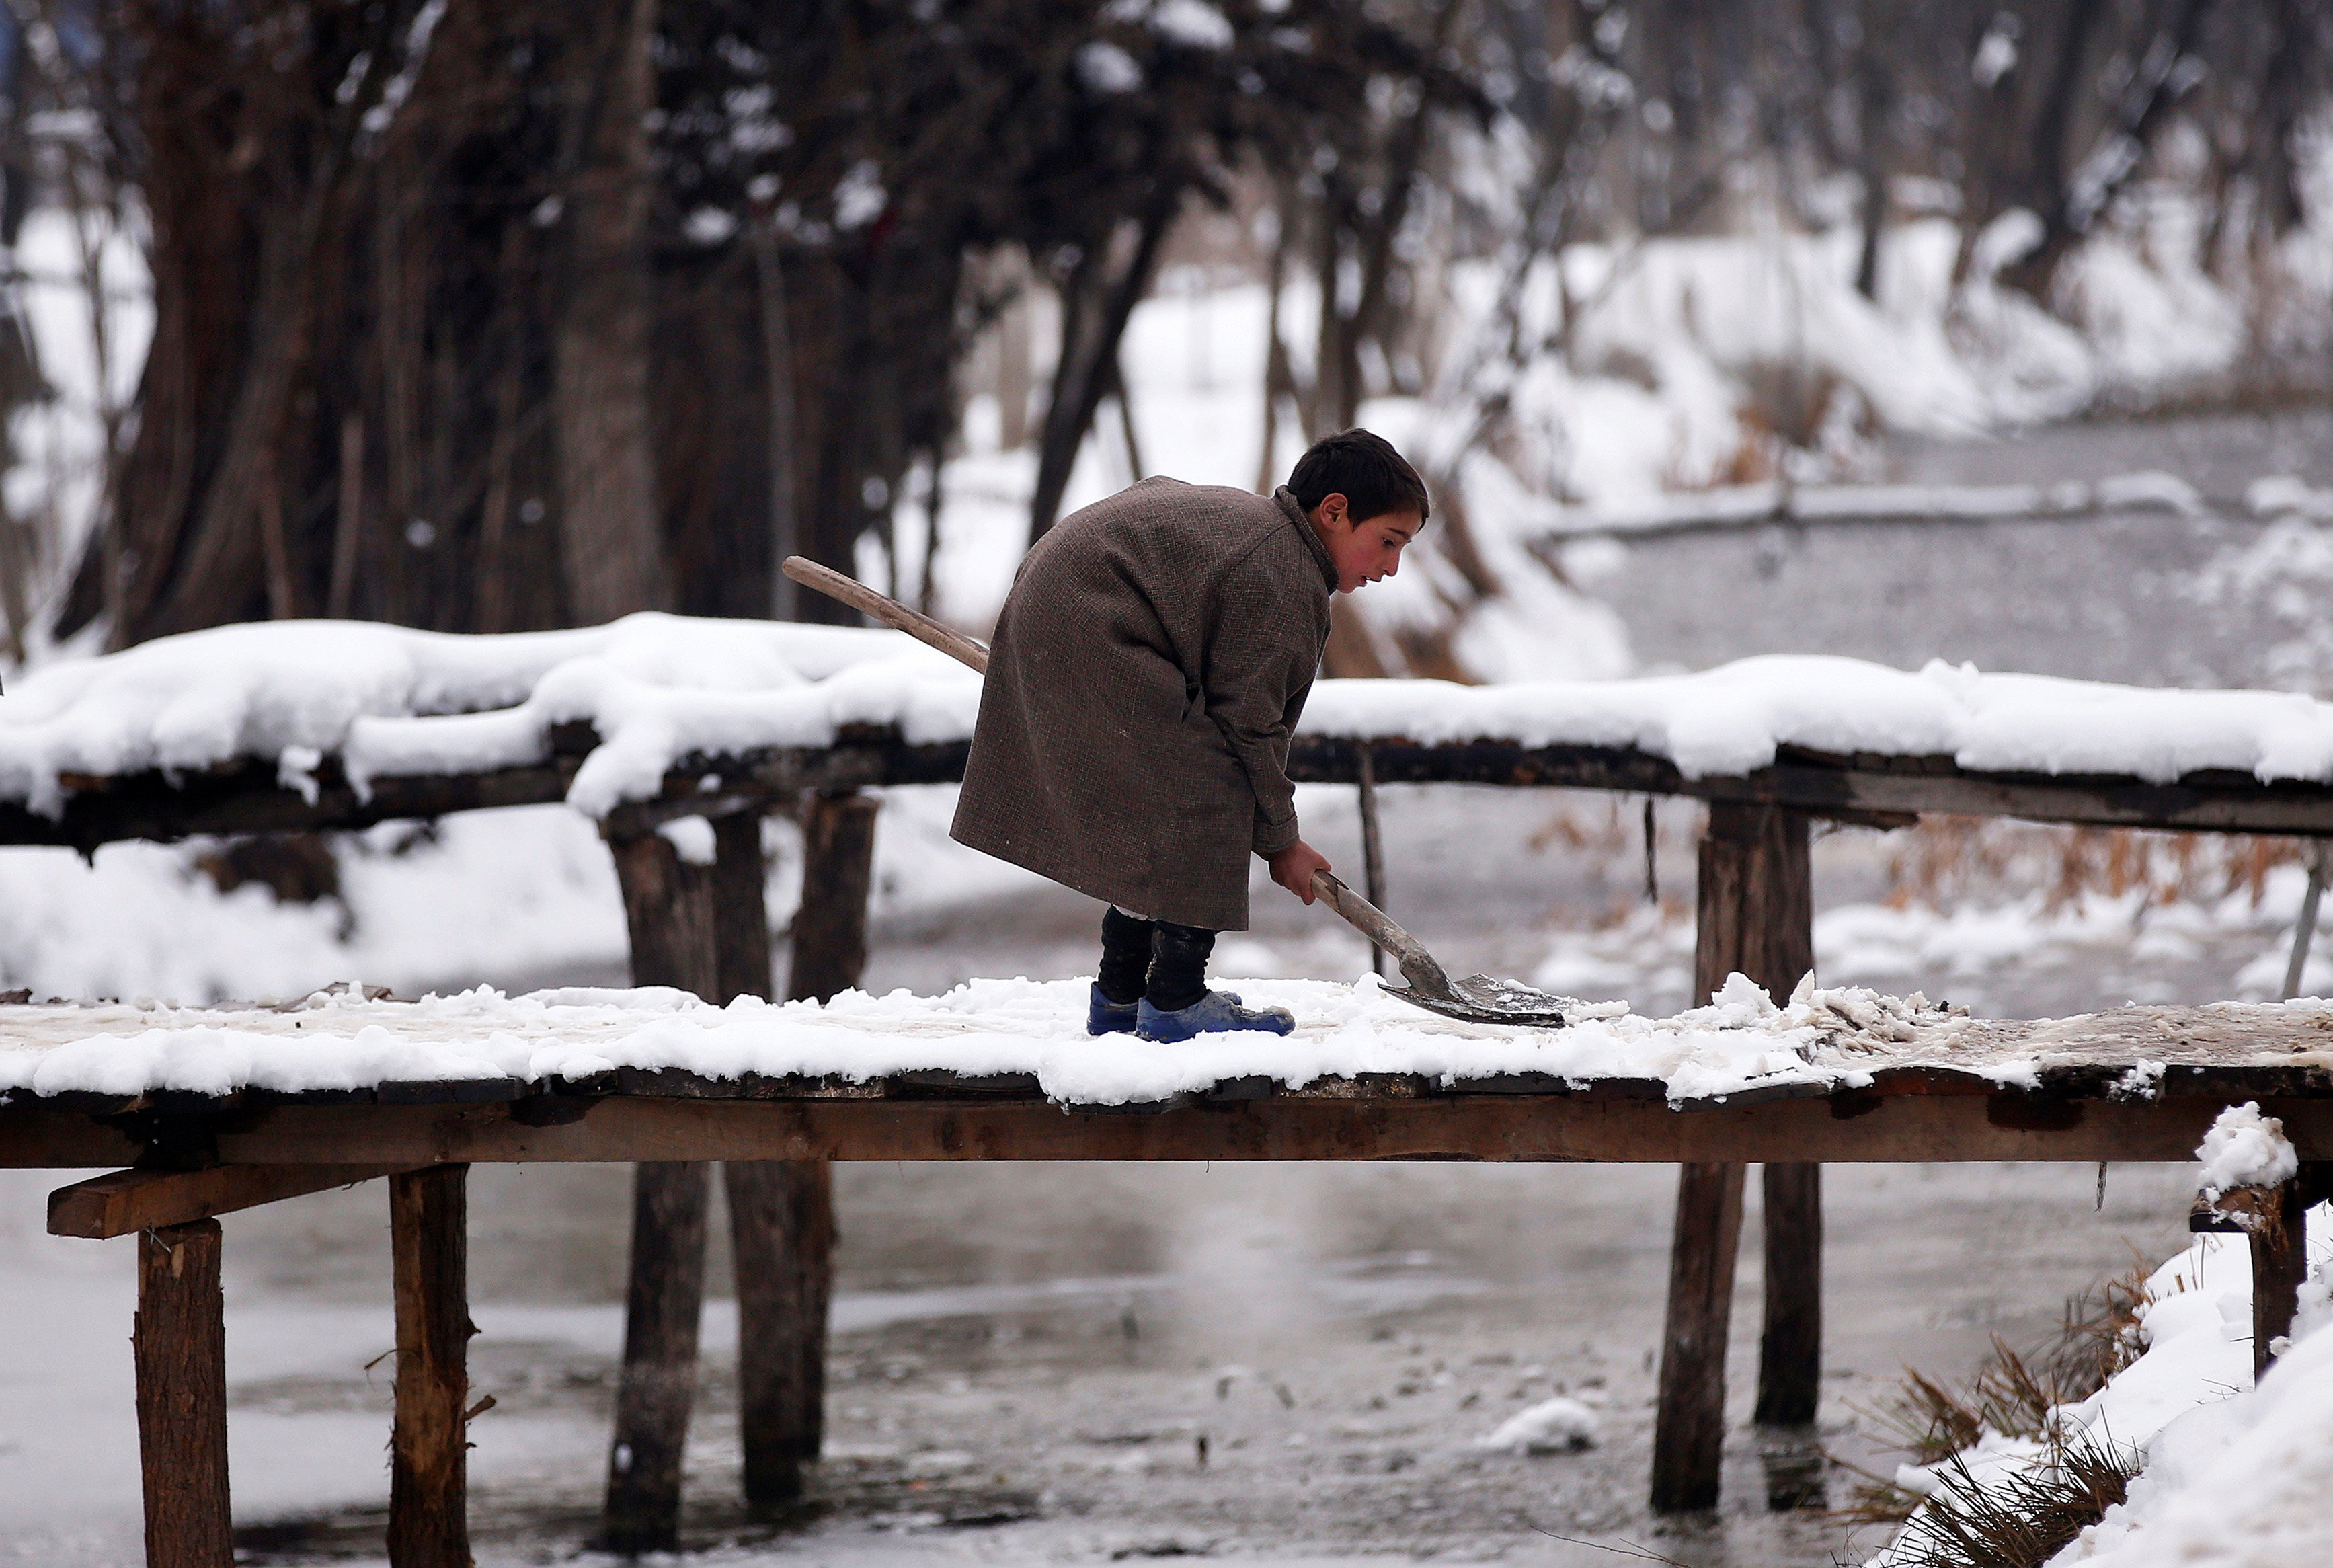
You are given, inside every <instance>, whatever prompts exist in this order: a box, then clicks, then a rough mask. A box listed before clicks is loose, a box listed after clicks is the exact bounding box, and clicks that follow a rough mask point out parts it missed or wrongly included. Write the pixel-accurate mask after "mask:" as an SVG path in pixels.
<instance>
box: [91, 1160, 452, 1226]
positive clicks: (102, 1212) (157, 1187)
mask: <svg viewBox="0 0 2333 1568" xmlns="http://www.w3.org/2000/svg"><path fill="white" fill-rule="evenodd" d="M404 1169H410V1167H408V1166H402V1165H217V1166H213V1167H211V1168H210V1169H206V1170H116V1171H111V1172H109V1173H108V1174H106V1175H104V1176H93V1177H91V1178H89V1179H88V1180H87V1181H76V1182H74V1183H73V1184H72V1186H71V1187H61V1188H57V1189H56V1190H55V1191H54V1192H53V1193H51V1194H49V1234H50V1235H51V1236H88V1237H91V1238H92V1239H96V1240H102V1239H104V1238H106V1237H109V1236H130V1235H133V1234H135V1233H136V1232H139V1231H141V1230H158V1229H162V1228H165V1227H169V1226H176V1225H190V1224H192V1223H193V1222H195V1221H196V1220H198V1219H212V1218H215V1217H217V1216H219V1215H222V1214H233V1213H235V1211H236V1210H238V1209H245V1208H255V1207H258V1206H259V1205H261V1204H263V1203H275V1202H278V1201H280V1200H282V1199H283V1198H301V1197H304V1196H305V1195H307V1194H308V1193H312V1192H324V1191H327V1190H329V1189H331V1188H335V1187H353V1186H355V1185H356V1184H357V1183H358V1182H360V1181H370V1180H372V1179H373V1178H375V1177H380V1176H389V1175H393V1174H394V1173H396V1172H397V1171H399V1170H404Z"/></svg>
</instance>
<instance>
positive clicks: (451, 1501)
mask: <svg viewBox="0 0 2333 1568" xmlns="http://www.w3.org/2000/svg"><path fill="white" fill-rule="evenodd" d="M468 1173H469V1167H468V1166H466V1165H437V1166H432V1167H430V1168H429V1169H426V1170H412V1171H406V1172H403V1173H401V1174H399V1175H397V1176H392V1177H390V1178H389V1253H390V1257H391V1261H392V1267H393V1274H394V1277H395V1290H396V1296H397V1390H396V1398H397V1414H396V1419H395V1424H394V1425H393V1426H392V1428H391V1429H390V1433H389V1563H390V1568H470V1525H469V1516H468V1513H469V1459H468V1448H469V1439H468V1417H467V1416H466V1413H465V1412H466V1409H467V1407H468V1404H469V1398H470V1372H469V1344H470V1336H471V1335H472V1334H475V1333H476V1332H478V1330H477V1325H476V1324H475V1323H472V1322H471V1321H470V1303H469V1263H468V1229H469V1225H468V1214H469V1210H468V1205H467V1203H466V1198H465V1195H464V1191H463V1180H464V1178H465V1177H466V1176H467V1174H468Z"/></svg>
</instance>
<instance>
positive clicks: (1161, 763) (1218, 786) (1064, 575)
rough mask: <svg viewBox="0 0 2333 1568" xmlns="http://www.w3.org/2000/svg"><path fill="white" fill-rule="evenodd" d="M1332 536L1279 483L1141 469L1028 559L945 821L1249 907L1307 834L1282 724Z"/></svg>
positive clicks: (1063, 863) (1080, 885)
mask: <svg viewBox="0 0 2333 1568" xmlns="http://www.w3.org/2000/svg"><path fill="white" fill-rule="evenodd" d="M1336 571H1337V569H1336V565H1335V563H1333V562H1332V561H1331V560H1330V556H1329V552H1328V548H1327V546H1325V545H1324V544H1321V542H1320V535H1319V534H1316V533H1315V532H1314V531H1313V529H1312V525H1311V524H1309V523H1307V522H1306V521H1305V520H1304V514H1303V513H1302V511H1301V510H1300V509H1299V508H1298V506H1297V505H1296V497H1295V496H1294V495H1292V494H1291V493H1290V492H1289V491H1288V490H1287V489H1286V488H1285V487H1282V489H1281V491H1280V492H1279V493H1278V494H1277V495H1273V496H1272V497H1271V498H1270V499H1266V498H1265V497H1263V496H1261V495H1250V494H1249V493H1248V492H1246V491H1244V490H1231V489H1224V488H1219V487H1216V486H1197V485H1186V484H1183V483H1181V482H1180V481H1179V480H1175V479H1145V480H1144V481H1142V483H1140V484H1138V485H1137V486H1133V487H1132V488H1131V489H1128V490H1121V491H1120V492H1118V494H1117V495H1112V496H1110V497H1109V499H1108V500H1106V501H1098V502H1096V503H1095V504H1094V505H1090V506H1088V507H1086V508H1085V509H1084V510H1082V511H1080V512H1077V513H1073V514H1072V515H1070V516H1068V517H1066V518H1064V519H1062V521H1061V523H1059V524H1056V525H1055V526H1054V527H1053V528H1052V529H1051V530H1050V531H1049V532H1048V533H1047V534H1045V535H1044V537H1043V538H1042V539H1040V540H1039V541H1038V542H1037V545H1036V547H1035V548H1034V549H1032V550H1031V551H1030V552H1029V555H1028V558H1027V559H1026V560H1024V561H1023V562H1022V563H1021V571H1020V574H1019V575H1018V576H1017V577H1016V578H1015V579H1014V580H1013V592H1012V593H1011V595H1010V596H1009V597H1007V598H1006V600H1005V601H1004V611H1003V614H1002V615H1001V616H999V617H998V619H997V622H996V637H995V640H994V643H993V644H992V645H991V646H990V649H989V664H988V679H987V683H986V685H985V687H984V689H983V690H982V692H981V697H980V723H979V726H978V727H977V728H976V729H975V730H974V732H973V737H972V756H971V760H970V761H969V762H967V763H966V764H965V773H964V793H963V794H962V796H961V798H960V799H959V802H958V803H957V806H956V813H955V826H954V827H953V828H952V829H951V830H950V833H951V836H952V837H954V838H955V841H956V842H958V843H962V844H968V845H970V846H971V847H972V848H974V849H975V850H979V851H983V852H984V853H987V854H992V855H994V856H996V857H997V858H998V859H1000V860H1005V861H1012V862H1013V864H1015V865H1021V866H1026V867H1028V868H1029V869H1030V870H1031V871H1036V872H1038V873H1039V874H1041V875H1043V876H1047V877H1051V879H1052V880H1055V881H1057V882H1061V883H1065V884H1066V885H1068V886H1070V887H1072V888H1075V889H1076V890H1078V891H1080V892H1081V893H1087V894H1090V895H1091V896H1092V897H1094V898H1097V899H1106V900H1108V901H1109V902H1110V903H1113V904H1116V905H1118V907H1119V908H1120V909H1128V910H1131V911H1133V912H1135V913H1137V914H1140V915H1147V916H1148V917H1150V918H1151V919H1159V920H1172V921H1174V922H1175V923H1176V924H1177V925H1184V926H1202V927H1205V928H1208V929H1210V930H1218V931H1224V930H1244V929H1245V928H1246V927H1247V879H1248V856H1249V854H1250V853H1251V852H1254V853H1257V854H1265V855H1268V854H1272V853H1273V852H1274V851H1279V850H1282V849H1285V848H1287V847H1288V846H1289V845H1290V844H1292V843H1294V842H1296V838H1297V832H1296V799H1295V792H1294V790H1293V788H1292V787H1291V785H1290V784H1289V782H1288V735H1289V731H1290V730H1291V728H1293V727H1294V726H1295V724H1296V718H1297V715H1298V714H1299V713H1301V711H1302V710H1303V707H1304V698H1305V697H1306V695H1307V694H1308V693H1309V692H1311V689H1312V677H1313V674H1314V672H1315V670H1317V669H1319V667H1320V654H1321V650H1322V649H1324V648H1325V647H1326V646H1327V644H1328V639H1329V595H1330V593H1331V592H1334V591H1335V589H1336V585H1337V575H1336Z"/></svg>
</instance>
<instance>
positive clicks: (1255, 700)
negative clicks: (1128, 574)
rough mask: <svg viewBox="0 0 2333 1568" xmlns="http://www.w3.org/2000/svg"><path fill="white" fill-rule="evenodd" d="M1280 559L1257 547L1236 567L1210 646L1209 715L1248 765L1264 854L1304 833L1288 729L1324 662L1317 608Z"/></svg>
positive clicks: (1256, 842)
mask: <svg viewBox="0 0 2333 1568" xmlns="http://www.w3.org/2000/svg"><path fill="white" fill-rule="evenodd" d="M1279 565H1280V563H1279V562H1278V560H1277V559H1276V557H1275V554H1274V553H1273V552H1271V551H1269V550H1258V551H1255V552H1253V553H1250V554H1249V555H1248V556H1247V557H1246V558H1244V559H1243V560H1242V561H1241V562H1240V563H1238V564H1237V565H1236V566H1234V568H1233V569H1232V570H1231V572H1229V573H1228V574H1227V575H1226V577H1225V580H1224V590H1223V593H1222V597H1221V600H1220V603H1219V613H1218V617H1217V620H1216V622H1215V636H1214V637H1213V638H1212V639H1211V640H1210V641H1209V645H1208V649H1207V667H1206V681H1205V686H1206V702H1207V717H1209V718H1212V719H1213V720H1215V726H1216V727H1217V728H1219V729H1220V730H1222V731H1223V735H1224V739H1225V740H1226V741H1228V742H1229V743H1230V745H1231V748H1232V752H1233V754H1234V755H1235V756H1237V757H1238V758H1239V762H1240V766H1241V767H1242V768H1243V769H1244V770H1246V773H1247V780H1248V785H1249V787H1250V789H1251V790H1253V793H1254V795H1255V826H1254V830H1253V835H1252V838H1251V840H1250V842H1251V843H1252V844H1253V847H1254V850H1255V852H1256V853H1257V854H1259V855H1272V854H1277V853H1278V852H1279V851H1282V850H1284V849H1286V848H1287V847H1288V846H1289V845H1291V844H1292V843H1294V842H1296V840H1297V837H1298V834H1297V831H1296V788H1295V786H1294V785H1293V784H1290V783H1289V782H1288V737H1289V733H1290V731H1291V730H1293V729H1294V728H1295V727H1296V720H1297V717H1298V716H1299V715H1301V713H1302V712H1303V711H1304V699H1305V697H1307V696H1308V695H1309V694H1310V693H1311V689H1312V677H1313V674H1314V672H1315V671H1316V670H1318V669H1319V668H1320V631H1319V619H1318V615H1317V612H1316V609H1315V607H1314V606H1313V605H1312V604H1311V603H1310V602H1308V601H1307V600H1306V599H1305V597H1304V596H1303V594H1302V592H1301V590H1300V589H1299V588H1298V587H1297V586H1296V585H1294V584H1291V582H1289V580H1288V575H1287V573H1286V572H1285V571H1284V570H1275V568H1276V567H1278V566H1279ZM1302 567H1303V569H1304V570H1306V571H1310V570H1311V563H1310V562H1309V561H1308V562H1305V563H1302Z"/></svg>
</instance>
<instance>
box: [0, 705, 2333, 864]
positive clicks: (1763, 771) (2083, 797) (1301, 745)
mask: <svg viewBox="0 0 2333 1568" xmlns="http://www.w3.org/2000/svg"><path fill="white" fill-rule="evenodd" d="M553 741H554V744H553V747H552V756H551V757H550V758H549V759H548V760H546V761H544V762H542V763H539V764H533V765H522V766H518V767H511V768H501V769H494V770H490V771H488V772H484V773H475V774H450V775H413V776H381V777H376V778H371V779H369V780H368V781H367V787H366V789H365V790H364V791H363V792H360V791H358V790H357V789H356V788H355V786H354V785H353V784H351V783H350V781H349V779H348V778H347V776H346V774H345V772H344V771H343V769H342V768H341V764H340V761H339V759H338V758H337V757H327V758H325V759H324V761H323V762H322V764H321V765H319V766H318V767H317V768H316V769H315V770H314V773H313V775H312V776H313V778H314V781H315V785H316V788H315V794H314V798H313V799H310V798H308V796H307V795H306V794H303V793H302V792H301V791H299V790H296V789H293V788H291V787H288V786H286V785H285V784H283V783H282V782H281V780H280V779H279V778H278V777H277V776H276V775H277V769H276V765H275V763H274V760H273V759H269V760H266V761H264V762H263V761H255V760H252V761H242V762H233V763H227V764H223V765H219V766H217V767H213V768H206V769H201V770H198V771H197V772H194V773H191V774H176V775H167V776H166V775H165V774H162V773H161V772H159V771H153V772H149V773H142V774H127V775H122V776H119V777H107V778H84V777H73V778H70V779H68V780H67V784H68V788H67V793H66V796H65V802H64V807H63V810H62V813H61V814H60V815H58V816H56V817H53V818H52V817H48V816H44V815H42V814H41V813H36V812H34V811H32V810H30V809H29V808H27V807H25V806H24V805H22V804H20V803H0V844H67V845H72V846H74V847H77V848H83V849H86V848H91V847H94V846H96V845H98V844H103V843H111V842H116V841H119V840H124V839H147V840H151V841H155V842H170V841H173V840H177V839H182V838H186V837H188V836H189V835H192V834H196V833H249V832H321V831H324V830H328V829H346V828H359V827H368V826H370V825H371V824H373V823H375V822H388V821H391V820H394V819H398V818H404V817H427V816H440V815H444V814H446V813H451V812H461V811H480V810H485V809H489V808H493V807H497V806H510V805H529V804H542V803H552V802H556V801H561V800H564V799H565V798H566V796H567V791H568V788H569V786H570V785H571V784H572V783H573V780H574V775H575V770H576V769H577V768H578V767H579V766H580V765H581V762H582V759H583V756H584V755H586V754H587V753H588V752H589V750H590V746H592V745H594V744H596V740H595V738H594V737H592V736H589V735H588V734H582V735H576V736H554V737H553ZM1364 747H1368V749H1369V752H1370V757H1371V762H1372V764H1373V765H1374V767H1375V770H1376V774H1377V782H1378V784H1425V783H1445V784H1498V785H1503V786H1522V787H1550V788H1560V789H1587V790H1618V791H1624V792H1627V793H1628V794H1673V795H1689V796H1694V797H1696V798H1699V799H1702V800H1706V801H1722V802H1730V803H1736V804H1766V805H1775V806H1784V807H1788V808H1790V809H1791V810H1794V811H1800V812H1804V813H1808V814H1810V815H1812V816H1829V817H1838V818H1839V819H1841V820H1873V819H1875V818H1877V819H1891V818H1900V817H1902V816H1904V815H1906V814H1919V813H1931V812H1934V813H1952V814H1956V815H1965V816H2007V817H2017V818H2021V819H2023V820H2026V821H2031V822H2072V823H2079V824H2082V825H2085V826H2090V827H2120V828H2152V829H2160V830H2164V831H2175V832H2242V833H2269V834H2292V835H2300V836H2311V837H2327V836H2333V788H2328V786H2326V785H2324V784H2316V783H2310V782H2308V781H2280V782H2278V783H2275V784H2261V782H2260V781H2259V780H2258V779H2255V778H2252V777H2251V776H2249V775H2247V774H2242V773H2238V772H2235V771H2232V770H2211V771H2205V772H2199V773H2195V774H2188V775H2186V776H2185V777H2183V778H2180V779H2177V780H2175V781H2174V782H2172V783H2169V784H2157V783H2152V782H2149V781H2146V780H2143V779H2137V778H2131V777H2125V776H2120V775H2110V774H2038V773H1974V772H1969V771H1966V770H1963V769H1962V768H1960V767H1959V766H1957V765H1955V764H1954V761H1953V759H1952V758H1950V757H1948V756H1937V757H1906V756H1884V755H1882V756H1864V755H1858V756H1851V757H1850V756H1826V755H1819V754H1816V753H1812V752H1809V751H1806V750H1804V749H1803V748H1784V751H1783V753H1782V755H1781V756H1780V757H1778V759H1777V760H1776V761H1775V763H1774V764H1773V765H1771V766H1768V767H1763V768H1759V769H1756V770H1754V771H1753V772H1752V773H1749V774H1738V775H1725V776H1704V777H1696V778H1687V777H1686V776H1685V774H1683V773H1682V772H1681V771H1679V769H1678V768H1677V767H1676V765H1675V764H1674V763H1671V762H1669V761H1668V760H1667V759H1666V758H1663V757H1658V756H1654V755H1650V754H1649V753H1646V752H1642V751H1638V750H1636V749H1634V748H1633V747H1627V746H1523V745H1522V744H1520V743H1518V742H1515V741H1511V740H1498V739H1486V740H1474V741H1455V742H1450V743H1447V744H1444V745H1438V746H1420V745H1418V744H1416V742H1414V741H1410V740H1407V739H1404V738H1402V737H1399V736H1323V735H1300V736H1296V737H1295V739H1294V741H1293V743H1292V744H1291V747H1290V752H1289V764H1288V772H1289V776H1290V777H1291V778H1293V779H1295V780H1296V781H1297V782H1299V783H1301V784H1353V783H1355V782H1356V780H1357V778H1358V776H1359V760H1358V759H1359V754H1360V752H1361V750H1362V748H1364ZM968 750H969V746H968V743H966V742H964V741H944V742H937V743H934V744H930V745H923V746H909V745H907V744H906V743H905V742H903V741H902V740H901V739H900V738H899V736H898V735H897V734H895V733H888V732H883V731H857V732H853V733H850V734H848V735H846V736H844V737H843V738H841V739H840V740H839V741H838V742H837V744H836V745H834V746H827V747H797V748H755V749H753V750H748V751H745V752H742V753H738V754H734V755H724V756H704V757H690V758H687V759H685V760H684V765H683V766H681V767H678V768H676V769H675V770H673V772H672V774H670V775H669V776H667V779H666V780H665V782H664V785H663V788H662V789H661V790H660V791H659V792H658V795H657V796H656V797H655V798H654V799H653V800H650V801H647V802H642V803H638V805H637V806H636V807H628V808H626V813H625V814H626V816H627V820H628V822H630V823H631V824H633V825H648V824H650V823H652V822H656V821H661V820H666V819H668V818H670V817H674V816H686V815H693V814H698V813H702V812H703V811H704V810H705V809H706V805H705V803H704V802H703V800H702V799H701V798H698V797H699V796H700V794H701V790H702V783H703V780H704V779H705V778H706V776H707V775H708V774H711V775H713V776H715V777H716V778H717V779H718V780H719V781H720V783H719V785H718V789H719V792H720V793H721V794H722V797H723V798H722V802H721V804H722V805H724V806H733V807H734V806H736V805H738V804H741V803H745V802H747V801H748V800H753V801H764V802H765V801H773V800H777V799H780V798H782V797H785V796H789V795H792V794H796V793H798V792H800V791H802V790H805V789H822V790H830V791H837V790H850V789H854V788H863V787H870V786H874V785H879V784H943V783H948V782H951V781H953V780H956V779H960V778H962V777H963V776H964V761H965V755H966V754H967V752H968Z"/></svg>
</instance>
